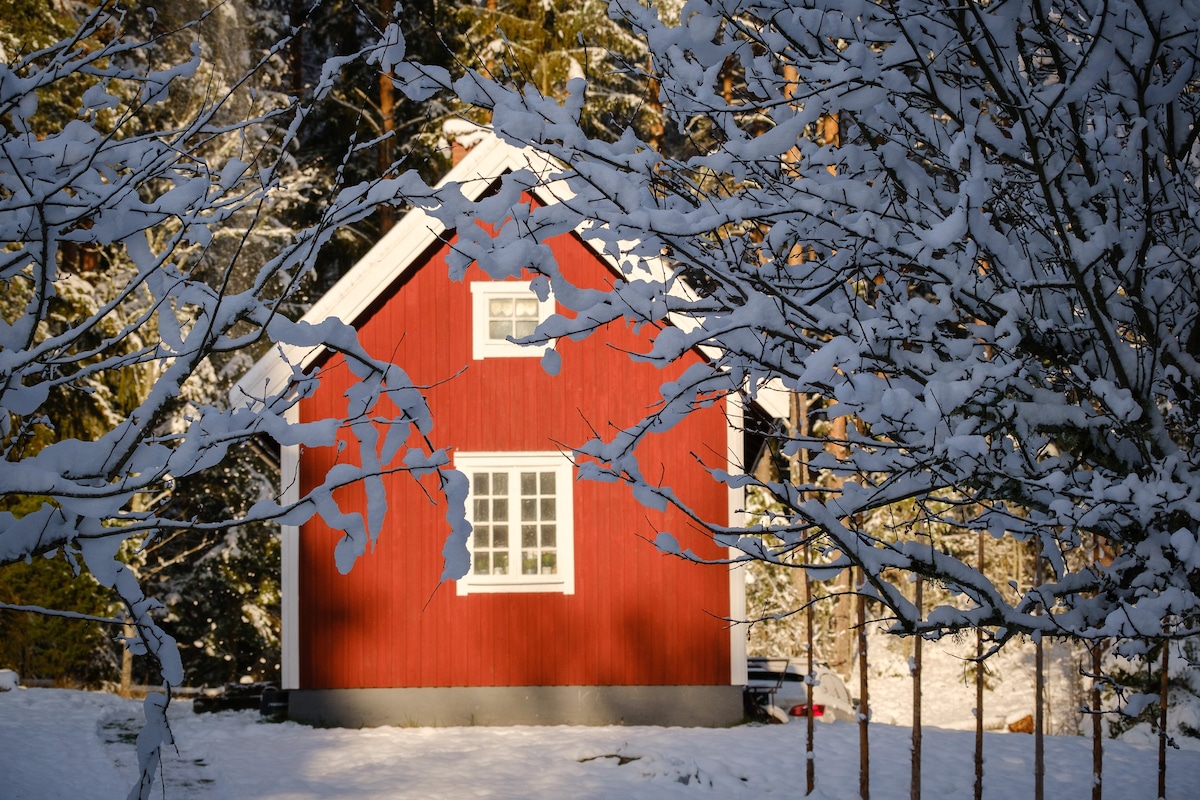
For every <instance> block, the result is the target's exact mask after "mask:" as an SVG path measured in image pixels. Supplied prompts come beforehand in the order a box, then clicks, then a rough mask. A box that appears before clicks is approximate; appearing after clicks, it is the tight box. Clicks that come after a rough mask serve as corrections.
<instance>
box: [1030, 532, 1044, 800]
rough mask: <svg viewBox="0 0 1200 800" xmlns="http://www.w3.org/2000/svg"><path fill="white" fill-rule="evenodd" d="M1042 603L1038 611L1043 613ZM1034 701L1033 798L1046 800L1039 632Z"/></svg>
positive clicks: (1036, 578) (1037, 568)
mask: <svg viewBox="0 0 1200 800" xmlns="http://www.w3.org/2000/svg"><path fill="white" fill-rule="evenodd" d="M1042 580H1043V575H1042V548H1041V545H1039V546H1038V551H1037V560H1036V561H1035V562H1034V567H1033V582H1034V584H1035V585H1036V586H1037V587H1038V589H1039V591H1040V589H1041V586H1042ZM1041 611H1042V608H1041V604H1040V603H1039V604H1038V607H1037V609H1036V612H1035V613H1037V614H1038V615H1039V616H1040V615H1041ZM1033 653H1034V665H1033V671H1034V678H1033V682H1034V701H1033V798H1034V800H1045V796H1046V720H1045V717H1044V715H1043V713H1042V707H1043V701H1044V699H1045V693H1046V681H1045V678H1046V654H1045V650H1044V648H1043V647H1042V637H1041V634H1040V633H1039V634H1038V636H1037V640H1036V641H1035V642H1034V650H1033Z"/></svg>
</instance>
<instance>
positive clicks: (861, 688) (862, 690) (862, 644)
mask: <svg viewBox="0 0 1200 800" xmlns="http://www.w3.org/2000/svg"><path fill="white" fill-rule="evenodd" d="M858 578H859V580H858V587H859V591H858V695H859V699H858V796H859V800H871V736H870V730H869V725H870V716H871V703H870V695H869V693H868V686H867V598H866V595H865V594H864V593H863V589H864V588H865V586H866V582H867V581H866V576H865V575H864V573H863V569H862V567H859V569H858Z"/></svg>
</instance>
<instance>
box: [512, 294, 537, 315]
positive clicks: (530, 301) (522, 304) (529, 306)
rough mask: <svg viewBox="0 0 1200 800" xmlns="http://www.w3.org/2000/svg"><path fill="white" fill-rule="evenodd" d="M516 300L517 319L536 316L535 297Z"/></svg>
mask: <svg viewBox="0 0 1200 800" xmlns="http://www.w3.org/2000/svg"><path fill="white" fill-rule="evenodd" d="M515 299H516V316H517V317H533V318H535V319H536V318H537V315H538V301H537V298H536V297H518V298H515Z"/></svg>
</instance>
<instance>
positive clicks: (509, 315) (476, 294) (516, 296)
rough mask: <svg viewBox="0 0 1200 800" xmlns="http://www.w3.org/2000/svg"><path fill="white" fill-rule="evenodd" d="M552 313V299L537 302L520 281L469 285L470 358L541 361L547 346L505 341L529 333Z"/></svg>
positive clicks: (478, 282)
mask: <svg viewBox="0 0 1200 800" xmlns="http://www.w3.org/2000/svg"><path fill="white" fill-rule="evenodd" d="M553 312H554V299H553V298H552V297H547V298H546V299H545V300H539V299H538V296H537V295H536V294H534V292H533V290H532V289H530V288H529V286H528V285H527V284H524V283H522V282H520V281H475V282H473V283H472V284H471V342H472V348H471V350H472V353H471V355H472V358H474V359H475V360H476V361H479V360H482V359H485V358H541V357H542V356H543V355H544V354H545V352H546V350H547V348H548V347H549V346H550V345H543V346H539V347H532V346H531V347H522V346H521V345H519V344H513V343H512V342H510V341H509V340H508V339H509V337H512V338H514V339H520V338H521V337H523V336H528V335H529V334H531V333H533V331H534V329H535V328H536V327H537V326H538V323H540V322H542V321H544V320H545V319H547V318H548V317H549V316H550V315H551V314H552V313H553Z"/></svg>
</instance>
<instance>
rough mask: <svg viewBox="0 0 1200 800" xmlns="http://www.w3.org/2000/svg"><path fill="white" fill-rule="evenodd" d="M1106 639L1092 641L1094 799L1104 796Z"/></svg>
mask: <svg viewBox="0 0 1200 800" xmlns="http://www.w3.org/2000/svg"><path fill="white" fill-rule="evenodd" d="M1103 647H1104V641H1103V640H1098V641H1095V642H1092V697H1091V705H1092V800H1103V798H1104V719H1103V717H1102V716H1101V714H1100V669H1101V667H1102V666H1103V664H1102V654H1101V650H1102V649H1103Z"/></svg>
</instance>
